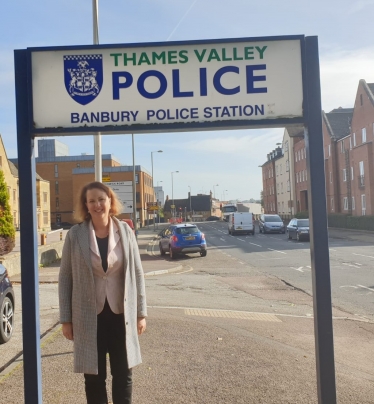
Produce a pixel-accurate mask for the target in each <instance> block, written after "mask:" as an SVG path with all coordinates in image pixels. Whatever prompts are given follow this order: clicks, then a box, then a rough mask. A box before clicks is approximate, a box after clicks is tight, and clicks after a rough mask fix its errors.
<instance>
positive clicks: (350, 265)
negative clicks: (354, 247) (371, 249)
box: [342, 262, 360, 269]
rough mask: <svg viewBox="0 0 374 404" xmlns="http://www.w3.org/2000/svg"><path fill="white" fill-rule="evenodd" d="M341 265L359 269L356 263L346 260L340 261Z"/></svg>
mask: <svg viewBox="0 0 374 404" xmlns="http://www.w3.org/2000/svg"><path fill="white" fill-rule="evenodd" d="M342 265H346V266H347V267H353V268H358V269H360V267H358V266H357V265H353V264H348V263H347V262H342Z"/></svg>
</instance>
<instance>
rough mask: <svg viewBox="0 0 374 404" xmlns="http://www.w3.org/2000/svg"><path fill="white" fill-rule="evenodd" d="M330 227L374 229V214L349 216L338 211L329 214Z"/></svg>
mask: <svg viewBox="0 0 374 404" xmlns="http://www.w3.org/2000/svg"><path fill="white" fill-rule="evenodd" d="M328 223H329V227H338V228H341V229H352V230H370V231H374V216H349V215H343V214H337V213H330V214H329V215H328Z"/></svg>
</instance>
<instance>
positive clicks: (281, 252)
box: [268, 248, 287, 254]
mask: <svg viewBox="0 0 374 404" xmlns="http://www.w3.org/2000/svg"><path fill="white" fill-rule="evenodd" d="M268 250H270V251H275V252H279V253H280V254H287V253H285V252H284V251H279V250H273V249H272V248H268Z"/></svg>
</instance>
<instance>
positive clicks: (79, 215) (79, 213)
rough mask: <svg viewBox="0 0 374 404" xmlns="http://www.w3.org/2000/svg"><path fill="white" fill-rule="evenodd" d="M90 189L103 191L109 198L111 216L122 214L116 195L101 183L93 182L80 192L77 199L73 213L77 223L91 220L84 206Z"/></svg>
mask: <svg viewBox="0 0 374 404" xmlns="http://www.w3.org/2000/svg"><path fill="white" fill-rule="evenodd" d="M90 189H99V190H100V191H104V192H105V193H106V194H107V196H108V198H110V215H111V216H115V215H119V214H120V213H121V212H122V204H121V202H120V201H119V199H118V197H117V194H116V193H115V192H114V191H113V190H112V189H111V188H109V187H107V186H106V185H104V184H103V183H101V182H98V181H94V182H90V183H89V184H86V185H85V186H84V187H83V188H82V189H81V191H80V194H79V199H78V202H77V206H76V208H75V212H74V218H75V219H76V220H77V221H78V222H83V221H84V220H89V219H90V218H91V215H90V214H89V212H88V209H87V206H86V203H87V191H88V190H90Z"/></svg>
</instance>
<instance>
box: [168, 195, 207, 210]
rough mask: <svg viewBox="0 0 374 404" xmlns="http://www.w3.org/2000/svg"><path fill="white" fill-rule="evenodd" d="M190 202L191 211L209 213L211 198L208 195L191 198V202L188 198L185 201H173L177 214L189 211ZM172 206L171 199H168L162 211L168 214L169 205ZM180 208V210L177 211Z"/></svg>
mask: <svg viewBox="0 0 374 404" xmlns="http://www.w3.org/2000/svg"><path fill="white" fill-rule="evenodd" d="M190 202H191V209H192V210H193V211H195V212H210V211H211V198H210V195H196V196H191V201H190V199H189V198H186V199H174V205H175V210H176V211H177V212H179V211H180V210H181V211H184V210H185V209H187V211H190ZM172 204H173V200H172V199H168V200H167V201H165V205H164V211H165V212H170V211H171V205H172ZM179 208H181V209H179Z"/></svg>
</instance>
